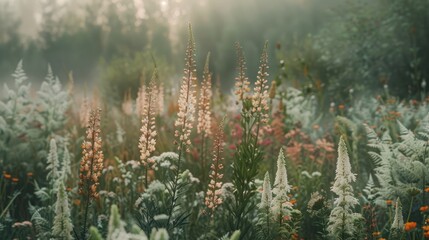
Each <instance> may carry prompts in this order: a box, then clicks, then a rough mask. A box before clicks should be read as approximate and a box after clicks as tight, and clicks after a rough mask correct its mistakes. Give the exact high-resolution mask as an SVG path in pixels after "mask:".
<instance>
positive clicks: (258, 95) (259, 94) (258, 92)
mask: <svg viewBox="0 0 429 240" xmlns="http://www.w3.org/2000/svg"><path fill="white" fill-rule="evenodd" d="M267 48H268V44H267V43H265V46H264V50H263V51H262V55H261V60H260V65H259V71H258V76H257V79H256V83H255V88H254V89H253V92H254V93H253V97H252V114H254V116H256V117H257V118H259V119H260V120H261V122H262V123H267V121H268V110H269V106H268V98H269V96H268V88H269V85H268V79H267V78H268V72H267V70H268V53H267Z"/></svg>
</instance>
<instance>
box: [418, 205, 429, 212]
mask: <svg viewBox="0 0 429 240" xmlns="http://www.w3.org/2000/svg"><path fill="white" fill-rule="evenodd" d="M428 209H429V206H427V205H425V206H421V207H420V212H426V211H427V210H428Z"/></svg>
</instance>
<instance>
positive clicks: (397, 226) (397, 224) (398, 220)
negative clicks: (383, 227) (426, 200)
mask: <svg viewBox="0 0 429 240" xmlns="http://www.w3.org/2000/svg"><path fill="white" fill-rule="evenodd" d="M391 229H392V230H394V231H396V232H398V234H399V233H400V232H402V231H403V230H404V218H403V216H402V205H401V201H400V199H399V198H398V199H397V200H396V209H395V217H394V218H393V223H392V227H391Z"/></svg>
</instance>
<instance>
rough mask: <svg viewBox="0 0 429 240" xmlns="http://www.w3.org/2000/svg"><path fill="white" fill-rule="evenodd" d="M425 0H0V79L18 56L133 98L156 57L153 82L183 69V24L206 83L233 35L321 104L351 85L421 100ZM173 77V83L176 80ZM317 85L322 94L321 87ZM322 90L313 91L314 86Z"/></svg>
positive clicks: (224, 75) (227, 82) (224, 67)
mask: <svg viewBox="0 0 429 240" xmlns="http://www.w3.org/2000/svg"><path fill="white" fill-rule="evenodd" d="M428 5H429V1H428V0H415V1H411V0H391V1H388V0H376V1H373V0H359V1H352V0H347V1H342V0H325V1H316V0H270V1H258V0H246V1H227V0H218V1H209V0H201V1H197V0H163V1H158V0H77V1H69V0H13V1H12V0H0V6H1V7H0V81H1V82H7V81H11V77H10V73H11V72H13V70H14V68H15V66H16V63H17V62H18V61H19V60H20V59H23V60H24V66H25V70H26V72H27V73H28V75H29V76H33V79H39V80H40V81H39V82H41V81H42V79H43V77H44V74H45V72H44V71H43V70H44V69H46V65H47V63H48V62H49V63H50V64H51V65H52V68H53V69H54V70H55V72H56V73H57V74H58V76H59V77H60V79H61V80H62V81H65V80H66V79H68V78H69V76H70V75H69V73H70V72H73V76H74V78H73V80H74V82H75V84H77V85H80V86H85V89H86V88H92V87H93V86H97V88H101V89H99V90H101V91H100V92H102V93H103V96H104V98H105V99H109V101H112V102H114V103H119V102H120V101H121V100H122V99H123V96H124V95H125V93H126V92H127V91H128V90H129V89H131V95H132V96H133V97H135V96H136V92H137V89H138V86H139V85H140V83H141V81H146V80H145V79H147V78H148V77H149V76H150V72H151V71H152V70H153V67H154V66H155V64H157V67H158V70H159V71H158V72H159V73H160V77H161V81H163V82H165V83H166V84H172V85H173V86H174V85H177V83H175V82H173V80H172V79H176V78H177V76H175V75H173V73H176V74H178V73H180V72H181V71H180V70H181V68H182V66H183V57H184V56H183V52H184V48H185V44H186V42H185V41H186V34H187V25H188V23H191V24H192V26H193V29H194V35H195V39H196V42H197V53H198V55H197V62H198V63H199V64H198V68H199V70H200V72H202V71H201V70H202V67H203V64H202V63H203V62H204V58H205V56H206V53H207V52H209V51H210V52H212V54H211V56H212V61H211V63H212V66H211V69H212V71H213V73H214V79H219V81H220V82H221V86H222V89H223V91H230V90H229V89H230V88H231V87H232V85H233V82H234V81H233V79H234V74H235V66H236V57H235V50H234V42H236V41H239V42H241V44H242V46H243V48H244V51H245V56H246V59H247V62H248V74H249V76H250V79H251V80H254V79H255V76H256V72H257V69H258V68H257V64H258V56H259V53H260V50H261V49H262V46H263V44H264V42H265V41H266V40H268V42H269V51H270V66H271V68H270V72H271V77H272V78H273V79H274V78H275V79H276V80H277V81H278V82H284V83H287V84H288V85H291V86H295V87H298V88H301V89H303V90H305V91H304V92H306V93H316V96H318V98H320V99H319V101H320V102H323V103H324V105H325V106H329V104H330V102H332V101H334V100H335V101H342V102H346V103H347V101H350V93H351V92H352V93H353V94H355V95H357V94H359V95H362V94H372V93H373V91H374V90H376V91H379V90H380V89H381V90H382V89H383V88H384V87H388V88H389V91H391V93H392V94H394V95H396V96H399V97H401V98H403V99H411V98H416V97H418V96H420V94H421V92H423V91H425V90H426V89H425V88H426V87H425V86H424V87H423V86H422V82H423V80H424V79H426V78H427V76H428V71H429V69H428V68H426V67H425V66H427V65H428V64H429V54H428V51H429V42H428V41H427V39H428V37H429V26H428V24H429V12H428V11H427V9H429V8H428V7H429V6H428ZM176 82H177V81H176ZM322 92H323V94H322ZM317 93H319V94H317Z"/></svg>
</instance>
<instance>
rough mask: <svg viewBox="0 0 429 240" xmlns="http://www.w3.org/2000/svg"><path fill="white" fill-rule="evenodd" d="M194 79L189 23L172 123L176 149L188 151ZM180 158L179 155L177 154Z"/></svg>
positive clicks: (194, 63)
mask: <svg viewBox="0 0 429 240" xmlns="http://www.w3.org/2000/svg"><path fill="white" fill-rule="evenodd" d="M196 81H197V69H196V62H195V43H194V37H193V35H192V29H191V25H189V41H188V47H187V49H186V64H185V70H184V76H183V78H182V84H181V86H180V91H179V112H178V113H177V119H176V122H175V123H174V126H175V127H176V130H175V132H174V135H175V137H176V138H177V141H176V143H177V144H178V146H177V147H178V150H179V151H181V150H182V149H184V150H185V151H187V152H189V146H190V145H191V140H190V139H189V137H190V135H191V131H192V126H193V123H194V120H195V116H194V114H195V107H196V106H195V105H196V102H197V100H196V97H195V95H196V90H195V89H196ZM179 158H180V156H179Z"/></svg>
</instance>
